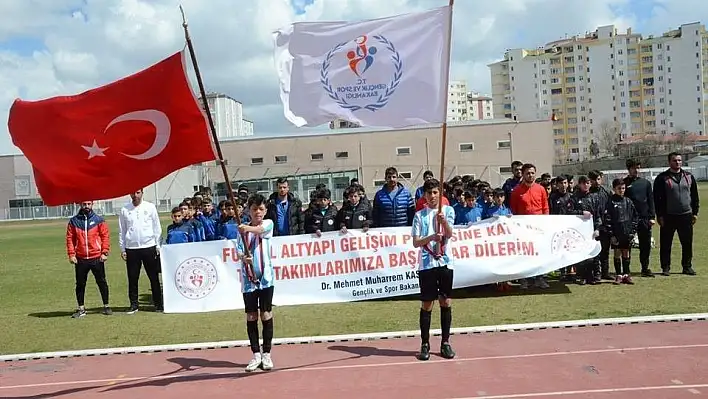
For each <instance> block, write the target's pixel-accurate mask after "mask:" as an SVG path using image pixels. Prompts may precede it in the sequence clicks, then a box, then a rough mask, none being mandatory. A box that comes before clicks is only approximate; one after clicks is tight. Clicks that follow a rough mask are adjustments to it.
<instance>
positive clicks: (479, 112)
mask: <svg viewBox="0 0 708 399" xmlns="http://www.w3.org/2000/svg"><path fill="white" fill-rule="evenodd" d="M492 104H493V100H492V97H489V96H485V95H482V94H479V93H476V92H469V91H468V90H467V82H466V81H464V80H451V81H450V87H449V89H448V100H447V121H448V122H464V121H481V120H487V119H494V112H493V109H492V108H493V106H492ZM358 127H361V126H359V125H358V124H357V123H354V122H349V121H347V120H344V119H340V118H338V119H335V120H333V121H331V122H330V123H329V128H330V129H332V130H337V129H352V128H358Z"/></svg>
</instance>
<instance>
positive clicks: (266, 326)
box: [263, 318, 273, 353]
mask: <svg viewBox="0 0 708 399" xmlns="http://www.w3.org/2000/svg"><path fill="white" fill-rule="evenodd" d="M272 343H273V319H272V318H270V319H268V320H263V353H270V348H271V345H272Z"/></svg>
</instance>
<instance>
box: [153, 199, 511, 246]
mask: <svg viewBox="0 0 708 399" xmlns="http://www.w3.org/2000/svg"><path fill="white" fill-rule="evenodd" d="M480 191H481V193H480V194H478V192H477V188H474V187H472V188H469V189H468V190H465V191H462V190H456V192H455V196H454V197H453V198H451V200H448V201H447V203H449V202H452V203H453V204H454V205H453V209H454V210H455V224H456V225H467V224H470V223H475V222H478V221H480V220H483V219H487V218H491V217H494V216H509V215H511V211H510V210H509V208H508V207H506V205H504V202H505V201H504V200H505V194H504V191H503V190H502V189H496V190H491V189H488V190H484V188H483V189H482V190H480ZM344 196H345V198H346V201H344V203H343V205H342V207H341V208H340V209H337V206H336V205H334V204H333V203H332V198H331V191H330V190H329V189H327V188H324V187H320V188H318V189H316V190H315V191H314V192H313V193H312V196H311V198H310V206H309V207H308V208H307V209H306V210H305V212H304V220H305V223H304V227H305V234H316V235H318V236H319V235H321V234H322V233H325V232H329V231H336V230H340V231H342V232H343V233H346V231H347V229H362V230H364V231H366V230H367V229H368V228H369V227H370V226H371V225H372V208H371V205H370V202H369V201H368V200H367V199H366V197H365V194H363V193H361V189H360V186H357V185H353V186H351V187H349V188H347V189H346V190H345V191H344ZM243 210H244V201H243V199H240V198H238V199H236V204H233V203H232V202H231V201H229V200H224V201H221V202H220V203H219V205H218V207H217V208H215V207H214V206H213V204H212V201H211V199H210V198H196V197H195V198H194V199H191V201H183V202H182V203H181V204H180V205H179V206H178V207H175V208H173V209H172V222H173V223H172V224H171V225H170V226H168V227H167V234H166V238H165V240H164V244H181V243H187V242H200V241H212V240H224V239H227V240H231V239H237V238H238V234H239V233H238V225H239V224H242V223H248V221H249V215H247V214H246V212H244V211H243Z"/></svg>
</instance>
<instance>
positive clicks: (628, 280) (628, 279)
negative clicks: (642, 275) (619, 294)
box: [622, 274, 634, 285]
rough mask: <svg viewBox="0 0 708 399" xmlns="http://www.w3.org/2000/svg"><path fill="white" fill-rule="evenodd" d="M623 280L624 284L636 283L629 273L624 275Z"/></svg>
mask: <svg viewBox="0 0 708 399" xmlns="http://www.w3.org/2000/svg"><path fill="white" fill-rule="evenodd" d="M622 282H623V283H624V284H629V285H633V284H634V281H632V276H630V275H629V274H625V275H624V276H623V277H622Z"/></svg>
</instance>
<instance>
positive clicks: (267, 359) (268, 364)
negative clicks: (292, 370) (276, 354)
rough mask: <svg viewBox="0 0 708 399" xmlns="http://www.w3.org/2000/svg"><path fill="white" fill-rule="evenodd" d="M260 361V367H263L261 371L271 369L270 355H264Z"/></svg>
mask: <svg viewBox="0 0 708 399" xmlns="http://www.w3.org/2000/svg"><path fill="white" fill-rule="evenodd" d="M262 360H263V362H262V363H261V365H262V366H263V370H272V369H273V359H271V357H270V353H264V354H263V357H262Z"/></svg>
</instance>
